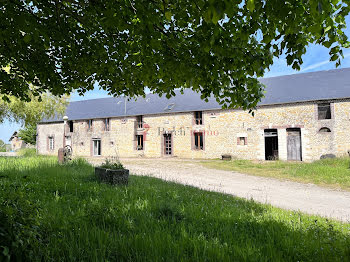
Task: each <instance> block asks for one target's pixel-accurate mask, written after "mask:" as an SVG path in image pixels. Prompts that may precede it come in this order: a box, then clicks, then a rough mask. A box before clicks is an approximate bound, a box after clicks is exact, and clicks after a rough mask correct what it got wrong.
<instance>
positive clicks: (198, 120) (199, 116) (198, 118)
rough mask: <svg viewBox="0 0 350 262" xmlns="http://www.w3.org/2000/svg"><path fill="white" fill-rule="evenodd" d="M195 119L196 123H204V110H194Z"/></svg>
mask: <svg viewBox="0 0 350 262" xmlns="http://www.w3.org/2000/svg"><path fill="white" fill-rule="evenodd" d="M194 120H195V124H196V125H203V115H202V111H196V112H194Z"/></svg>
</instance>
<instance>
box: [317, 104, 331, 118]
mask: <svg viewBox="0 0 350 262" xmlns="http://www.w3.org/2000/svg"><path fill="white" fill-rule="evenodd" d="M317 108H318V120H323V119H331V118H332V113H331V105H330V103H324V104H318V105H317Z"/></svg>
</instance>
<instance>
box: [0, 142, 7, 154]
mask: <svg viewBox="0 0 350 262" xmlns="http://www.w3.org/2000/svg"><path fill="white" fill-rule="evenodd" d="M0 152H6V144H5V142H4V141H2V140H1V139H0Z"/></svg>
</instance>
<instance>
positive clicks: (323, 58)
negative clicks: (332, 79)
mask: <svg viewBox="0 0 350 262" xmlns="http://www.w3.org/2000/svg"><path fill="white" fill-rule="evenodd" d="M346 23H347V25H348V28H347V29H346V34H347V36H348V37H349V38H350V16H348V17H347V18H346ZM328 52H329V51H328V49H326V48H325V47H322V46H317V45H309V46H308V48H307V51H306V54H305V55H304V56H303V61H304V63H303V65H302V66H301V69H300V71H296V70H294V69H292V67H289V66H287V63H286V59H285V56H281V57H280V58H278V59H274V64H273V65H272V67H271V68H270V70H269V71H268V72H266V73H265V76H264V77H274V76H281V75H290V74H297V73H306V72H314V71H320V70H329V69H335V68H336V67H335V63H334V62H330V61H329V54H328ZM346 67H350V48H348V49H347V50H344V59H342V63H341V66H339V67H338V68H346ZM103 97H108V94H107V92H106V91H104V90H100V89H99V88H98V86H96V87H95V89H94V90H92V91H89V92H87V93H85V95H84V96H79V95H78V94H77V93H73V94H72V95H71V101H80V100H87V99H94V98H103ZM20 128H21V125H20V124H18V123H10V122H9V121H5V122H4V123H2V124H0V139H1V140H3V141H4V142H5V143H8V140H9V139H10V137H11V135H12V134H13V132H14V131H16V130H18V129H20Z"/></svg>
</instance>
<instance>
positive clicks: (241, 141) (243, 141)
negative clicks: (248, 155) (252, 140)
mask: <svg viewBox="0 0 350 262" xmlns="http://www.w3.org/2000/svg"><path fill="white" fill-rule="evenodd" d="M237 145H239V146H245V145H247V138H246V137H237Z"/></svg>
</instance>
